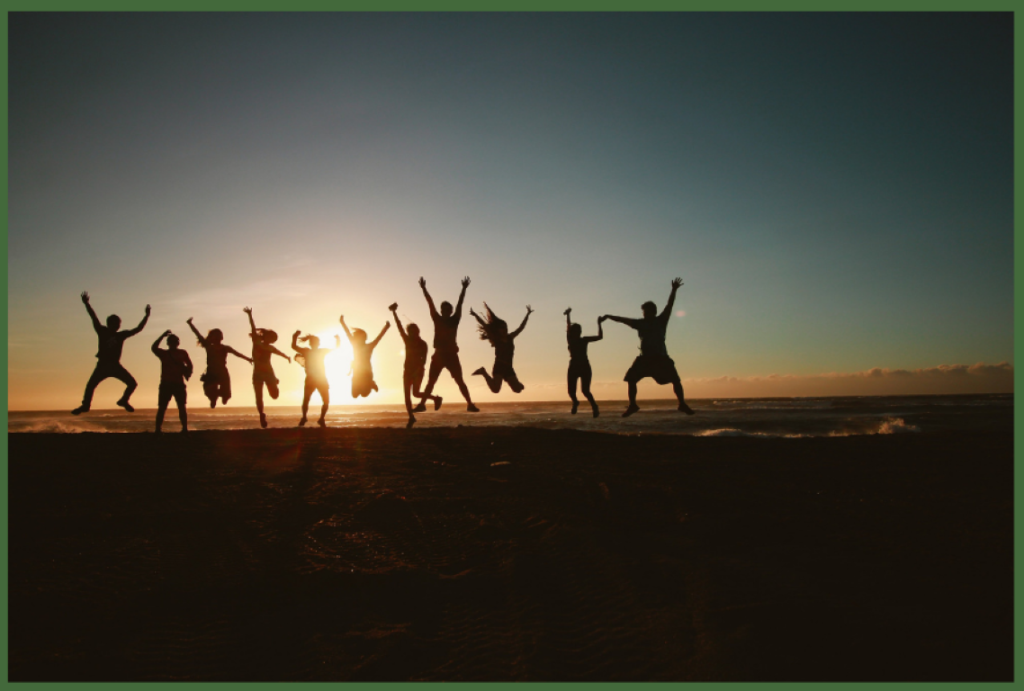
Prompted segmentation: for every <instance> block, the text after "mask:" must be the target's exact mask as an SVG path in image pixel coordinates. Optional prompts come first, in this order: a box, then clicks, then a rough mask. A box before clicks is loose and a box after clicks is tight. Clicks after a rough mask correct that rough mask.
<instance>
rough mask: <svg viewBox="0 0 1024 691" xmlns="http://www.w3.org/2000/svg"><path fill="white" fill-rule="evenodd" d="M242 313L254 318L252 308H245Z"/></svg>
mask: <svg viewBox="0 0 1024 691" xmlns="http://www.w3.org/2000/svg"><path fill="white" fill-rule="evenodd" d="M242 311H243V312H245V313H246V314H248V315H249V316H250V317H251V316H252V307H243V308H242Z"/></svg>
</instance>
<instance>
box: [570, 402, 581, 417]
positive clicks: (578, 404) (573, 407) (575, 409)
mask: <svg viewBox="0 0 1024 691" xmlns="http://www.w3.org/2000/svg"><path fill="white" fill-rule="evenodd" d="M579 407H580V402H579V401H573V402H572V410H570V411H569V413H570V414H571V415H575V414H576V411H577V410H579Z"/></svg>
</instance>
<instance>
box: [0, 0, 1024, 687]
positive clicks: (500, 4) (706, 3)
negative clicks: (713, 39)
mask: <svg viewBox="0 0 1024 691" xmlns="http://www.w3.org/2000/svg"><path fill="white" fill-rule="evenodd" d="M1018 6H1019V5H1018V4H1017V3H1013V2H1008V1H1006V0H987V1H985V2H981V3H977V4H976V3H971V2H967V1H965V0H941V1H939V2H924V1H923V0H896V1H883V0H854V1H853V2H851V1H850V0H846V1H845V2H838V3H825V2H821V1H820V0H819V1H816V2H812V1H810V0H773V1H771V2H768V1H765V0H729V1H727V2H714V1H713V0H633V1H632V2H629V1H627V0H547V1H544V0H492V1H491V2H483V1H481V0H387V1H378V2H374V1H372V0H341V1H338V2H330V0H298V1H297V2H291V3H289V2H284V1H282V0H206V1H205V2H202V1H199V0H188V1H183V2H169V1H168V0H162V1H158V2H150V3H146V2H141V1H140V0H82V1H79V2H74V1H73V0H46V1H43V2H32V1H30V0H20V1H17V2H7V3H5V8H4V10H5V11H4V13H3V16H2V19H0V21H2V24H3V26H2V37H0V40H2V43H3V54H2V66H3V71H2V76H0V79H2V83H3V89H2V93H0V99H2V108H0V117H2V120H0V123H2V126H3V131H4V137H3V142H2V143H0V147H2V149H0V151H2V155H3V158H4V160H5V161H6V160H7V146H8V136H7V133H8V127H7V125H8V122H7V120H8V109H7V106H8V91H7V86H8V84H7V58H8V53H7V41H8V19H7V15H8V13H10V12H21V11H63V12H66V11H253V10H255V11H290V12H295V11H302V12H306V11H385V12H400V11H443V12H458V11H486V12H496V11H543V12H552V11H561V12H577V11H630V12H637V11H641V12H650V11H718V12H723V11H725V12H749V11H773V12H777V11H783V12H799V11H827V12H843V11H861V12H862V11H878V12H892V11H907V12H921V11H954V12H956V11H963V12H966V11H970V12H1014V10H1015V9H1016V8H1017V7H1018ZM1022 16H1024V15H1021V14H1015V15H1014V39H1015V42H1014V133H1015V135H1016V134H1017V132H1018V130H1019V127H1018V125H1019V123H1020V122H1021V120H1022V118H1021V113H1022V111H1024V108H1022V106H1024V95H1022V93H1024V90H1022V89H1021V85H1022V81H1024V80H1022V78H1021V75H1024V60H1022V57H1021V55H1022V54H1021V51H1019V50H1017V47H1016V37H1017V36H1020V35H1021V34H1022V32H1021V29H1022V28H1024V25H1022V21H1024V20H1022V19H1021V17H1022ZM1014 140H1015V141H1014V172H1015V180H1014V201H1015V202H1016V201H1017V200H1019V199H1020V198H1021V195H1020V191H1021V188H1022V184H1021V180H1020V177H1019V176H1017V175H1016V173H1017V171H1019V170H1020V163H1021V161H1022V153H1024V144H1022V142H1021V137H1019V136H1015V137H1014ZM7 178H8V169H7V166H6V165H5V166H4V167H3V169H2V171H0V180H2V183H3V184H2V188H0V200H2V204H3V209H4V214H3V219H2V223H0V233H2V236H3V241H4V242H3V257H4V263H3V269H2V272H3V277H4V295H5V298H6V295H7V272H8V256H7V213H6V211H7V208H8V205H7V192H8V186H7ZM1022 218H1024V213H1022V211H1021V207H1020V205H1017V204H1015V209H1014V250H1013V252H1014V267H1015V268H1016V264H1017V263H1018V260H1020V259H1022V258H1024V248H1022V246H1021V243H1018V242H1017V229H1018V228H1019V227H1020V222H1021V220H1022ZM1022 298H1024V282H1022V281H1020V280H1018V277H1017V276H1016V271H1015V273H1014V303H1015V304H1014V324H1015V325H1016V323H1017V317H1018V316H1019V314H1020V313H1021V310H1022V308H1021V305H1022V303H1024V299H1022ZM7 309H8V307H7V300H6V299H5V300H4V303H3V315H4V320H3V326H2V330H3V341H2V344H0V348H2V350H3V353H4V355H5V359H6V356H7V328H8V327H7ZM1014 335H1015V337H1016V335H1017V334H1016V328H1014ZM1019 343H1020V340H1019V339H1016V344H1015V348H1014V355H1015V356H1016V354H1017V350H1018V349H1017V347H1016V345H1017V344H1019ZM7 376H8V375H7V369H6V368H4V370H3V373H2V374H0V381H2V384H3V395H4V407H3V410H2V411H0V416H2V421H0V422H2V424H3V429H4V430H6V429H7ZM1017 379H1018V378H1017V377H1016V376H1015V378H1014V384H1015V387H1014V388H1016V384H1017V383H1018V381H1017ZM1022 429H1024V414H1022V413H1021V411H1020V410H1019V409H1015V410H1014V463H1015V464H1016V461H1017V459H1018V457H1019V451H1020V446H1019V443H1018V439H1019V436H1018V433H1019V432H1020V431H1021V430H1022ZM0 459H2V463H3V471H4V472H3V475H2V477H0V484H2V487H3V490H4V493H3V508H4V510H3V515H2V531H0V548H2V550H0V566H2V569H0V585H2V588H3V593H2V612H3V620H4V621H3V623H4V625H3V629H2V631H0V643H2V649H0V673H2V676H0V683H2V684H3V685H5V686H7V685H10V686H24V687H29V686H30V687H31V688H33V689H49V688H63V687H66V686H69V685H70V684H67V683H51V682H33V683H31V684H29V683H17V684H15V683H11V682H8V681H7V679H8V656H7V624H8V603H7V593H8V589H7V573H8V555H7V546H8V545H7V527H8V514H7V493H8V486H7V445H6V444H5V445H4V447H3V449H2V455H0ZM1022 487H1024V477H1022V476H1021V475H1020V474H1015V477H1014V500H1015V503H1014V535H1015V541H1014V543H1015V549H1014V569H1015V576H1014V676H1015V679H1016V671H1017V669H1018V663H1019V661H1020V660H1021V659H1022V657H1021V652H1022V648H1024V641H1022V636H1021V635H1020V634H1021V630H1020V626H1019V624H1020V620H1021V616H1020V615H1021V614H1022V612H1024V603H1022V602H1021V598H1020V597H1019V595H1020V584H1021V582H1022V581H1024V558H1022V556H1021V552H1020V550H1018V549H1017V546H1018V543H1019V542H1020V540H1019V537H1020V535H1021V534H1022V532H1024V531H1022V528H1024V525H1022V514H1021V512H1020V511H1019V510H1018V508H1017V506H1016V500H1017V498H1018V497H1020V496H1021V490H1022ZM296 683H297V682H296ZM336 683H337V682H305V683H303V687H304V688H305V687H308V686H314V685H315V686H326V685H328V684H336ZM499 684H502V682H472V683H461V684H460V685H459V687H460V688H469V689H484V688H494V687H497V686H498V685H499ZM975 684H976V682H944V683H942V687H943V688H944V689H969V688H970V689H973V688H974V686H975ZM255 685H256V684H250V683H246V682H236V683H218V682H130V683H119V684H117V685H116V687H117V688H118V689H136V688H138V689H143V688H146V689H149V688H156V687H159V688H161V689H186V688H188V689H195V688H210V689H214V688H222V687H224V686H232V687H242V686H255ZM404 685H405V684H404V683H401V682H375V683H348V684H346V686H347V687H349V688H362V689H389V688H398V687H400V686H404ZM596 685H597V683H589V682H588V683H583V682H569V683H554V682H537V683H531V684H530V688H533V689H548V688H551V689H555V688H558V689H564V688H566V687H577V688H579V687H583V686H589V687H592V686H596ZM615 685H616V686H617V687H622V686H626V684H621V683H620V684H615ZM654 685H656V686H658V687H660V688H664V687H668V686H672V687H677V688H682V687H683V686H684V683H683V682H664V683H661V682H659V683H647V684H645V686H648V687H649V686H654ZM747 685H748V684H747V683H744V682H698V683H689V684H686V686H687V687H688V688H709V689H710V688H714V689H731V688H738V687H741V686H747ZM934 685H937V684H923V683H913V682H909V683H891V682H816V683H811V684H806V683H805V684H801V687H803V688H829V687H833V688H834V687H839V686H842V688H844V689H847V688H861V687H864V688H868V687H870V688H872V689H884V688H904V687H907V686H914V687H921V686H934ZM1016 685H1017V682H1016V681H1014V682H1010V683H992V684H988V685H986V687H987V688H992V687H1007V686H1016ZM73 686H74V687H76V688H94V689H106V688H109V687H110V686H111V684H109V683H102V682H99V683H97V682H79V683H75V684H73ZM417 686H418V687H420V688H426V687H433V688H441V687H442V684H441V683H422V684H417ZM757 686H758V687H759V688H778V689H786V688H790V687H791V686H792V684H790V683H786V682H760V683H757Z"/></svg>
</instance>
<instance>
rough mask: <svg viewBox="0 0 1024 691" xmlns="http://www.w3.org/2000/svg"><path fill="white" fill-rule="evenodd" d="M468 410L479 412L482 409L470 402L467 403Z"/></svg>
mask: <svg viewBox="0 0 1024 691" xmlns="http://www.w3.org/2000/svg"><path fill="white" fill-rule="evenodd" d="M466 410H468V411H469V412H471V413H479V412H480V409H479V408H477V407H476V406H475V405H473V404H472V403H470V404H469V405H467V406H466Z"/></svg>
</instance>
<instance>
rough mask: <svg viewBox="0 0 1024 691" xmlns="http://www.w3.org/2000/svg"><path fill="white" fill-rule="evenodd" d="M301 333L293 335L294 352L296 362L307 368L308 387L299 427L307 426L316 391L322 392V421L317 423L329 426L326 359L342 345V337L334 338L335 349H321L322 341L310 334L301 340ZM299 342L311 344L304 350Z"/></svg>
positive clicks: (328, 389) (306, 387)
mask: <svg viewBox="0 0 1024 691" xmlns="http://www.w3.org/2000/svg"><path fill="white" fill-rule="evenodd" d="M301 333H302V332H301V331H296V332H295V333H293V334H292V350H294V351H295V352H296V353H298V355H297V356H296V357H295V361H296V362H298V363H299V364H301V365H302V366H303V367H305V368H306V385H305V388H304V390H303V392H302V419H301V420H299V427H303V426H305V424H306V413H307V412H308V411H309V399H310V397H311V396H312V395H313V392H314V391H319V392H320V401H321V403H322V405H321V406H320V419H319V420H317V421H316V424H318V425H320V426H321V427H326V426H327V420H326V418H327V406H329V405H330V404H331V386H330V384H328V383H327V371H326V369H325V367H324V358H325V357H327V355H328V354H330V353H333V352H334V351H335V350H337V349H338V346H340V345H341V337H339V336H335V337H334V347H333V348H321V347H320V339H319V338H317V337H316V336H314V335H313V334H309V335H308V336H303V337H302V338H299V334H301ZM299 341H305V342H307V343H309V347H308V348H302V347H300V346H299V343H298V342H299Z"/></svg>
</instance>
